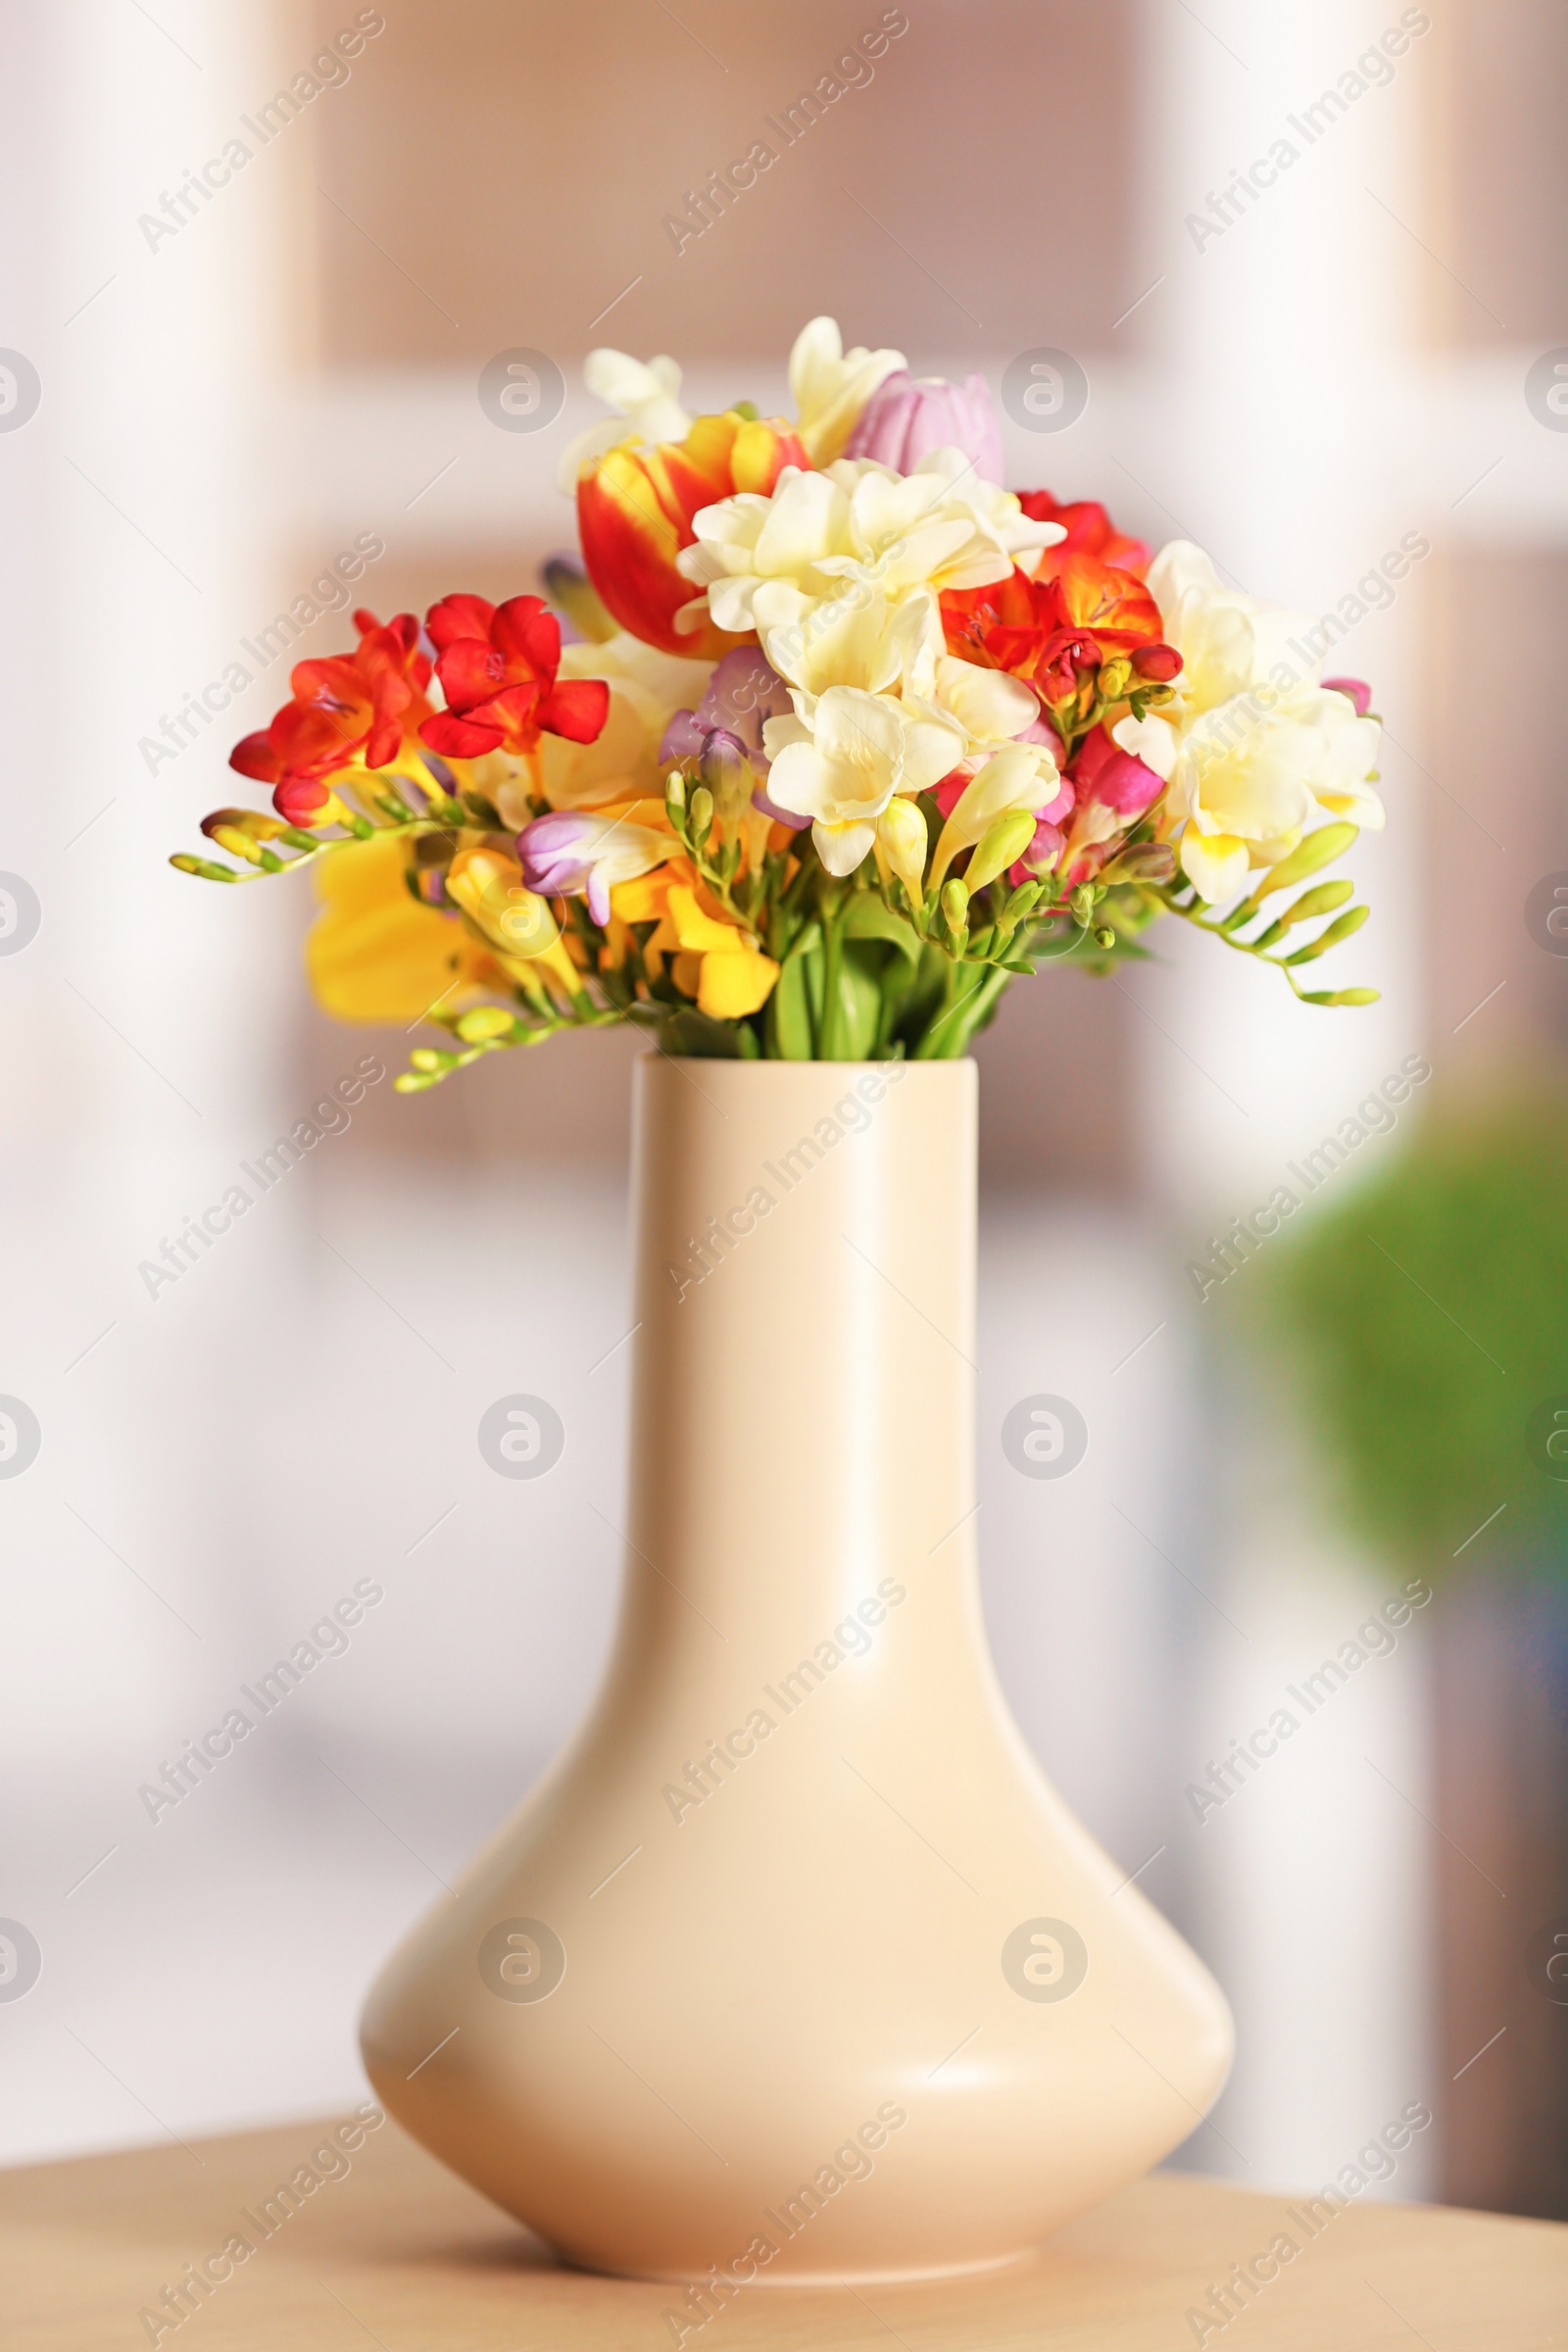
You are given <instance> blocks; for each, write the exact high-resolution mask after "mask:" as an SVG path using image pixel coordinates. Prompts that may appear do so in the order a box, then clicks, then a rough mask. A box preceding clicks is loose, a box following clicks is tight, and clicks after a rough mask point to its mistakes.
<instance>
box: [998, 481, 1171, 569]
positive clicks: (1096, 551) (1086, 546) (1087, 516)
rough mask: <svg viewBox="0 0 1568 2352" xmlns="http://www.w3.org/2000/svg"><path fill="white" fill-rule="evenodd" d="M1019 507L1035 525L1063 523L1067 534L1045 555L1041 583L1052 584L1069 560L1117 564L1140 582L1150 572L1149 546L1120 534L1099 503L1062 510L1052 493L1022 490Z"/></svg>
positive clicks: (1071, 505) (1092, 501)
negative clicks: (1090, 559)
mask: <svg viewBox="0 0 1568 2352" xmlns="http://www.w3.org/2000/svg"><path fill="white" fill-rule="evenodd" d="M1018 504H1019V506H1020V507H1022V509H1023V511H1024V513H1025V514H1026V515H1028V517H1029V519H1030V521H1031V522H1059V523H1060V524H1061V527H1062V529H1063V530H1064V531H1065V532H1066V534H1067V536H1066V538H1065V539H1058V540H1057V541H1056V543H1055V545H1054V547H1048V548H1047V549H1046V551H1045V553H1044V554H1043V555H1042V557H1041V559H1040V561H1039V563H1038V564H1036V565H1035V574H1034V576H1035V578H1036V579H1037V580H1049V579H1050V578H1051V576H1052V574H1053V573H1054V572H1055V571H1059V570H1060V568H1061V566H1062V564H1063V563H1064V562H1065V561H1066V559H1067V557H1068V556H1095V557H1097V558H1098V559H1099V561H1100V562H1101V563H1102V564H1114V565H1115V567H1116V569H1117V570H1118V571H1130V572H1131V573H1132V574H1133V576H1134V578H1135V579H1140V580H1141V579H1142V578H1143V577H1144V574H1145V573H1146V572H1147V571H1148V569H1149V565H1150V561H1151V557H1150V550H1149V548H1148V546H1147V545H1146V543H1145V542H1144V541H1143V540H1142V539H1129V538H1128V537H1127V534H1126V533H1125V531H1118V530H1117V528H1116V526H1115V524H1114V523H1113V522H1112V521H1111V519H1110V516H1109V515H1107V514H1106V512H1105V510H1104V508H1103V506H1102V505H1101V504H1100V501H1099V500H1098V499H1095V498H1080V499H1075V500H1073V501H1071V502H1070V503H1069V504H1068V505H1065V506H1062V505H1058V503H1057V501H1056V500H1055V499H1054V497H1053V496H1052V494H1051V492H1050V491H1049V490H1020V491H1019V493H1018Z"/></svg>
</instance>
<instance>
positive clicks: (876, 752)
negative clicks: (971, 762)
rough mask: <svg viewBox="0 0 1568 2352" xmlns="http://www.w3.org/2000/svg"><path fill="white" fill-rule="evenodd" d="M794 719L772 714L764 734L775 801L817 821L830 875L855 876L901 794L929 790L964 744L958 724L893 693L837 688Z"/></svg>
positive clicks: (819, 849)
mask: <svg viewBox="0 0 1568 2352" xmlns="http://www.w3.org/2000/svg"><path fill="white" fill-rule="evenodd" d="M798 705H804V706H805V707H804V709H802V710H801V714H800V715H799V716H797V717H794V718H770V719H768V720H766V721H765V723H764V725H763V728H762V739H763V742H764V744H765V745H766V748H767V754H768V757H769V759H770V760H772V763H773V764H772V766H771V768H770V769H769V771H768V778H767V795H768V799H769V800H771V801H774V802H776V803H777V805H778V807H779V808H780V809H789V810H790V811H791V813H792V814H794V815H796V816H809V818H810V819H811V839H812V841H813V842H814V844H815V846H816V854H817V856H818V857H819V858H821V860H822V863H823V864H824V865H825V866H826V868H827V870H828V872H829V873H830V874H851V873H853V872H854V871H855V869H856V867H857V866H858V864H859V863H860V861H861V859H862V858H864V857H865V856H866V854H867V852H868V851H869V850H870V848H871V845H872V843H873V842H874V841H875V839H876V831H877V819H878V818H879V817H880V816H881V815H882V813H883V811H884V809H886V808H887V807H888V804H889V803H890V802H891V800H892V799H893V797H894V795H895V793H908V794H917V793H921V792H925V791H928V790H929V789H930V787H931V786H932V785H933V784H936V783H939V782H940V781H941V779H942V777H944V776H945V775H949V774H951V772H952V770H953V768H954V767H955V765H956V762H957V760H958V758H959V756H960V755H961V752H962V749H963V738H962V736H961V735H960V734H959V732H958V730H957V729H956V727H954V726H951V725H949V724H947V723H945V722H944V721H941V720H936V719H930V718H926V717H923V716H920V715H917V714H914V713H911V712H909V711H907V709H906V707H905V706H904V705H903V704H901V703H899V702H897V701H895V699H894V698H893V697H892V696H891V695H887V694H867V693H865V692H864V691H863V690H862V689H861V688H859V687H858V686H830V687H828V689H827V691H826V692H825V693H824V694H821V695H819V696H814V697H812V696H805V697H799V698H798Z"/></svg>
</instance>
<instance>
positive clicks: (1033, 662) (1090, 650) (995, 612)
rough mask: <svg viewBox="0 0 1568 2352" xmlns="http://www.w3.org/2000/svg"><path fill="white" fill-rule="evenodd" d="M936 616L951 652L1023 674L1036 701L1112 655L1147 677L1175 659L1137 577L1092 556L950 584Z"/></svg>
mask: <svg viewBox="0 0 1568 2352" xmlns="http://www.w3.org/2000/svg"><path fill="white" fill-rule="evenodd" d="M1048 552H1054V551H1048ZM942 619H943V625H944V627H945V629H946V631H947V639H948V645H949V647H950V649H951V650H952V651H953V652H954V653H956V654H957V655H959V656H960V657H961V658H962V659H963V660H964V661H966V662H978V663H980V664H981V666H982V667H985V668H989V669H1005V670H1006V671H1007V672H1008V673H1009V674H1010V675H1011V676H1013V677H1015V678H1022V679H1024V680H1025V681H1026V682H1027V683H1028V684H1029V685H1031V686H1032V687H1033V688H1034V689H1035V692H1036V693H1037V694H1038V695H1039V697H1040V699H1041V701H1042V702H1043V703H1061V702H1065V701H1067V700H1068V699H1069V698H1070V697H1072V696H1073V695H1076V694H1077V693H1078V692H1079V690H1080V688H1081V686H1082V684H1083V682H1084V679H1085V677H1086V675H1089V674H1092V673H1094V672H1096V671H1098V670H1099V668H1100V666H1101V664H1102V662H1105V661H1107V660H1109V659H1110V658H1111V657H1112V656H1114V655H1125V656H1129V657H1130V658H1131V661H1132V665H1133V667H1134V669H1136V670H1137V671H1138V672H1139V674H1140V675H1142V676H1147V677H1150V678H1169V677H1172V676H1174V674H1175V671H1176V670H1177V669H1178V668H1180V666H1181V662H1180V658H1179V657H1178V656H1177V655H1176V654H1175V653H1174V652H1173V651H1172V649H1171V648H1170V647H1168V646H1165V645H1162V644H1161V643H1160V642H1159V634H1160V629H1161V627H1162V625H1163V624H1162V622H1161V620H1160V615H1159V607H1158V606H1157V605H1156V604H1155V602H1154V600H1153V598H1152V596H1151V595H1150V593H1149V590H1148V589H1147V588H1146V587H1145V586H1144V583H1143V581H1142V580H1140V579H1136V578H1135V577H1134V576H1133V574H1132V573H1131V572H1130V571H1118V570H1117V569H1116V568H1115V566H1114V565H1112V564H1102V563H1100V562H1098V561H1097V559H1096V558H1095V557H1093V556H1067V557H1065V558H1063V560H1062V562H1061V564H1060V567H1059V569H1058V570H1057V571H1056V572H1055V573H1054V576H1053V577H1052V578H1050V579H1048V580H1032V579H1030V578H1029V576H1028V575H1027V573H1025V572H1022V571H1019V570H1017V569H1016V568H1014V570H1013V572H1012V575H1011V577H1010V578H1008V579H1005V580H1001V581H999V582H998V583H997V584H996V586H995V587H988V588H965V589H960V590H957V591H956V592H951V591H950V593H949V594H948V595H946V596H944V598H943V599H942Z"/></svg>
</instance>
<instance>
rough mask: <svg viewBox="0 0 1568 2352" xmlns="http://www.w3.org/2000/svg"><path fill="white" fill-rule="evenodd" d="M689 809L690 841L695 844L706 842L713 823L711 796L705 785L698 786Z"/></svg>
mask: <svg viewBox="0 0 1568 2352" xmlns="http://www.w3.org/2000/svg"><path fill="white" fill-rule="evenodd" d="M691 807H692V839H693V840H694V841H697V842H703V841H706V840H707V839H708V832H709V827H710V826H711V824H712V821H713V796H712V794H711V792H710V791H709V789H708V786H707V785H706V784H699V785H698V787H697V790H696V791H695V792H694V793H693V794H692V804H691Z"/></svg>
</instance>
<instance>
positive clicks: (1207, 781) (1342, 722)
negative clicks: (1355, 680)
mask: <svg viewBox="0 0 1568 2352" xmlns="http://www.w3.org/2000/svg"><path fill="white" fill-rule="evenodd" d="M1116 733H1117V739H1118V741H1121V740H1122V730H1121V729H1120V728H1118V729H1117V730H1116ZM1377 737H1378V729H1377V724H1376V721H1375V720H1372V719H1367V718H1358V717H1357V716H1356V714H1355V706H1354V704H1353V703H1352V702H1350V700H1349V698H1348V696H1346V695H1343V694H1331V693H1324V692H1323V691H1322V690H1321V689H1311V690H1309V691H1308V692H1306V693H1305V694H1302V695H1300V696H1298V697H1296V698H1294V699H1290V700H1287V699H1284V698H1281V700H1280V701H1279V702H1278V704H1277V705H1276V706H1275V707H1274V708H1273V709H1271V710H1264V711H1259V709H1258V707H1257V698H1256V697H1255V696H1253V695H1237V696H1233V697H1232V699H1231V700H1230V701H1229V702H1228V703H1221V704H1219V705H1218V706H1217V707H1216V708H1215V709H1213V710H1212V711H1203V712H1201V714H1200V715H1199V716H1198V717H1197V718H1196V719H1194V720H1193V722H1192V724H1191V725H1190V726H1189V727H1188V728H1187V729H1186V730H1185V732H1184V733H1183V734H1182V736H1181V738H1180V741H1179V745H1178V748H1177V752H1176V757H1175V760H1174V763H1173V764H1172V766H1171V768H1170V770H1169V776H1170V789H1169V792H1168V794H1167V796H1166V804H1165V817H1164V823H1163V825H1162V830H1164V829H1166V828H1170V829H1174V825H1175V824H1176V823H1178V822H1180V823H1181V824H1182V834H1181V848H1180V852H1179V855H1180V859H1181V867H1182V871H1183V872H1184V873H1185V874H1186V875H1187V877H1188V879H1189V881H1191V882H1192V883H1193V885H1194V887H1195V888H1196V889H1197V891H1198V894H1199V896H1200V898H1201V899H1204V900H1206V901H1207V902H1208V903H1209V904H1210V905H1213V904H1215V903H1216V902H1217V901H1218V900H1220V899H1226V898H1230V897H1232V896H1233V895H1234V893H1236V892H1237V891H1239V890H1241V889H1242V888H1243V887H1244V886H1245V884H1246V882H1247V878H1248V875H1249V873H1250V870H1251V869H1252V868H1253V867H1254V866H1264V865H1274V864H1276V863H1277V862H1278V861H1279V859H1280V858H1285V857H1288V856H1289V855H1290V853H1291V851H1292V850H1294V849H1295V847H1296V845H1297V843H1298V842H1299V839H1300V837H1301V834H1302V832H1303V831H1304V830H1305V828H1306V826H1307V825H1308V824H1309V823H1310V821H1311V819H1312V817H1313V815H1314V814H1315V812H1316V810H1317V809H1320V808H1322V809H1329V810H1331V811H1332V812H1333V813H1334V814H1335V815H1337V816H1350V817H1352V818H1353V819H1354V821H1355V822H1356V823H1358V824H1363V825H1371V826H1381V824H1382V822H1383V807H1382V804H1381V802H1380V801H1379V800H1378V798H1377V795H1376V794H1375V793H1374V792H1373V791H1372V790H1371V788H1370V786H1369V785H1368V784H1367V782H1366V775H1367V772H1368V770H1369V768H1370V766H1371V764H1372V761H1373V760H1374V759H1375V758H1376V756H1377ZM1136 748H1137V747H1136V746H1135V745H1133V744H1130V743H1125V742H1124V743H1123V749H1124V750H1133V749H1136ZM1139 757H1140V758H1148V753H1147V752H1144V751H1141V752H1140V753H1139ZM1150 764H1151V766H1152V765H1153V764H1154V762H1153V761H1152V760H1151V761H1150Z"/></svg>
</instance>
